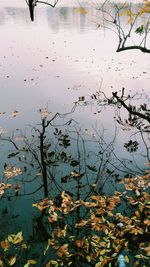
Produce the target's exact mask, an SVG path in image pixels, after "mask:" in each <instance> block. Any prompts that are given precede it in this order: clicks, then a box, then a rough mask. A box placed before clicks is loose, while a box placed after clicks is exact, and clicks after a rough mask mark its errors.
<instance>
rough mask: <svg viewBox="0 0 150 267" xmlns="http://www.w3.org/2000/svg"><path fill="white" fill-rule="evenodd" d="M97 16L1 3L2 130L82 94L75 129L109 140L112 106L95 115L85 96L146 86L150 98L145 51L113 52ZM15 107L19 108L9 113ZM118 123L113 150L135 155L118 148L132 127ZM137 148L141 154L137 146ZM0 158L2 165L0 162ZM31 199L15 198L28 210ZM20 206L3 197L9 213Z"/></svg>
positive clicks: (66, 105)
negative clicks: (123, 127) (31, 11)
mask: <svg viewBox="0 0 150 267" xmlns="http://www.w3.org/2000/svg"><path fill="white" fill-rule="evenodd" d="M68 2H69V5H68ZM82 2H83V1H82ZM66 3H67V5H66ZM99 19H100V18H99V17H98V15H97V14H96V12H95V11H93V10H92V9H90V8H89V6H88V7H87V14H81V13H80V12H79V10H78V6H77V4H76V5H75V4H74V3H73V2H72V1H64V2H63V1H60V4H59V5H58V6H57V7H56V8H55V9H51V8H50V7H44V6H39V7H37V8H36V12H35V21H34V22H31V21H30V18H29V12H28V7H27V5H26V3H25V1H16V0H14V1H12V0H7V1H5V3H4V1H0V36H1V41H0V90H1V97H0V112H5V114H4V115H2V116H0V127H2V129H4V131H6V133H5V135H11V133H12V131H13V130H15V129H16V128H21V129H24V128H26V127H27V125H29V124H30V125H36V124H37V123H38V122H39V120H40V116H39V113H38V112H37V111H38V109H39V108H43V107H48V109H49V111H50V112H51V114H52V115H53V114H55V112H62V113H65V112H69V111H70V110H71V108H72V107H73V105H74V102H77V101H78V100H79V97H82V96H84V98H85V100H86V101H87V102H89V104H88V105H87V106H80V107H77V108H76V111H75V112H74V114H72V115H71V117H72V118H73V119H74V120H76V121H77V122H78V129H79V128H80V129H81V131H83V132H84V131H85V129H88V131H89V132H88V133H89V134H91V135H92V133H93V128H96V129H98V130H100V131H103V130H104V129H105V136H106V139H107V142H110V140H111V139H113V136H114V134H115V131H116V126H115V124H114V115H115V114H114V112H113V109H111V108H107V109H103V111H102V112H101V113H98V111H99V108H98V107H97V106H95V105H92V103H91V102H90V99H91V98H90V96H91V95H92V94H94V93H95V92H96V91H98V90H99V89H101V90H102V91H104V92H105V94H106V95H108V96H110V95H111V92H112V91H119V90H121V89H122V87H125V88H126V92H129V93H131V92H132V93H133V94H134V93H136V92H142V90H144V92H145V94H147V96H148V97H150V96H149V80H150V76H149V70H150V60H149V57H150V56H149V55H144V54H142V53H140V52H137V51H128V52H123V53H120V54H117V53H116V52H115V49H116V46H117V40H116V38H115V37H114V35H113V33H112V32H111V31H108V30H103V29H100V28H97V25H98V23H99ZM15 110H17V111H18V114H17V116H16V117H13V116H12V112H13V111H15ZM120 128H121V127H119V126H118V125H117V139H116V141H115V148H114V149H115V152H116V153H117V155H118V157H120V156H122V157H126V158H128V159H133V158H132V157H131V155H130V153H128V152H127V151H126V150H125V148H124V147H123V143H124V142H126V141H127V140H129V138H130V136H131V135H132V134H133V132H132V131H131V132H128V133H127V132H125V131H122V130H121V129H120ZM138 141H139V140H138ZM90 149H93V147H90ZM7 150H8V148H7V147H6V146H5V145H4V144H3V143H2V144H1V151H4V152H5V154H6V155H7V153H8V152H7ZM139 153H142V154H144V153H145V150H144V147H143V146H142V145H141V147H140V151H139ZM139 153H137V154H136V153H135V155H134V159H135V161H136V163H137V165H138V166H139V163H140V167H141V168H142V167H143V166H144V162H145V159H143V157H142V158H139ZM1 158H3V157H2V156H1ZM1 163H2V166H3V160H2V161H1ZM2 166H1V167H2ZM32 201H33V200H32V198H30V201H29V202H26V201H24V200H23V199H21V200H20V202H19V203H21V202H22V204H23V205H24V206H25V207H26V208H28V207H29V206H30V205H31V202H32ZM19 207H20V204H19V205H18V204H17V203H16V206H15V208H14V202H11V203H9V208H10V209H12V210H14V213H15V214H17V209H18V211H19V212H20V208H19ZM21 212H22V214H23V216H25V214H24V211H21ZM30 212H31V213H32V211H31V210H30ZM21 221H22V219H21Z"/></svg>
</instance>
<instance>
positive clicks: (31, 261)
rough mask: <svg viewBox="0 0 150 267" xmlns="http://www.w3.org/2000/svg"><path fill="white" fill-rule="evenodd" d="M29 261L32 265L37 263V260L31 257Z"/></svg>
mask: <svg viewBox="0 0 150 267" xmlns="http://www.w3.org/2000/svg"><path fill="white" fill-rule="evenodd" d="M27 263H28V264H29V265H30V264H31V265H35V264H36V261H35V260H32V259H30V260H28V261H27Z"/></svg>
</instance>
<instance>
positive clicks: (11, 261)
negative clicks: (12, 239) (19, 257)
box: [9, 256, 16, 266]
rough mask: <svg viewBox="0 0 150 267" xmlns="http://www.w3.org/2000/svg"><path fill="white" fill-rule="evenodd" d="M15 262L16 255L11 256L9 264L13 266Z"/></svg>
mask: <svg viewBox="0 0 150 267" xmlns="http://www.w3.org/2000/svg"><path fill="white" fill-rule="evenodd" d="M15 263H16V256H14V257H12V258H10V260H9V265H10V266H13V265H14V264H15Z"/></svg>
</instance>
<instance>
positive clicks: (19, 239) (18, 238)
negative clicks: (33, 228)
mask: <svg viewBox="0 0 150 267" xmlns="http://www.w3.org/2000/svg"><path fill="white" fill-rule="evenodd" d="M22 241H23V235H22V232H19V233H17V234H16V235H15V237H14V240H13V244H18V243H21V242H22Z"/></svg>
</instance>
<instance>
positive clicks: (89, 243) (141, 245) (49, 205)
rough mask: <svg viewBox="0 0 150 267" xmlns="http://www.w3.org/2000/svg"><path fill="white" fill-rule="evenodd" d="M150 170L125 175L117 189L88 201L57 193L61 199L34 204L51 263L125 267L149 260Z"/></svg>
mask: <svg viewBox="0 0 150 267" xmlns="http://www.w3.org/2000/svg"><path fill="white" fill-rule="evenodd" d="M149 178H150V172H148V173H146V175H144V176H142V177H136V178H126V179H125V180H124V181H123V184H122V190H121V192H115V193H114V194H113V195H112V196H107V197H106V196H105V195H101V196H100V195H93V196H91V197H90V199H89V201H83V200H81V199H80V200H77V201H74V200H73V198H72V197H71V196H70V195H69V194H67V193H65V192H62V193H61V198H60V201H59V202H58V201H56V200H55V199H53V200H49V199H44V200H43V201H41V202H39V203H36V204H34V206H35V207H37V208H38V209H39V210H40V211H42V212H43V211H46V214H47V219H48V222H49V224H48V230H49V236H50V238H49V240H48V245H47V248H46V249H45V251H44V253H45V255H46V254H49V256H50V260H49V262H48V263H47V265H46V267H50V266H78V265H80V266H95V267H103V266H118V257H119V255H120V254H121V255H124V259H125V262H126V265H127V266H140V267H141V266H143V267H144V266H145V267H147V266H148V264H149V261H150V212H149V209H150V195H149V192H148V191H149V186H150V182H149Z"/></svg>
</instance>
